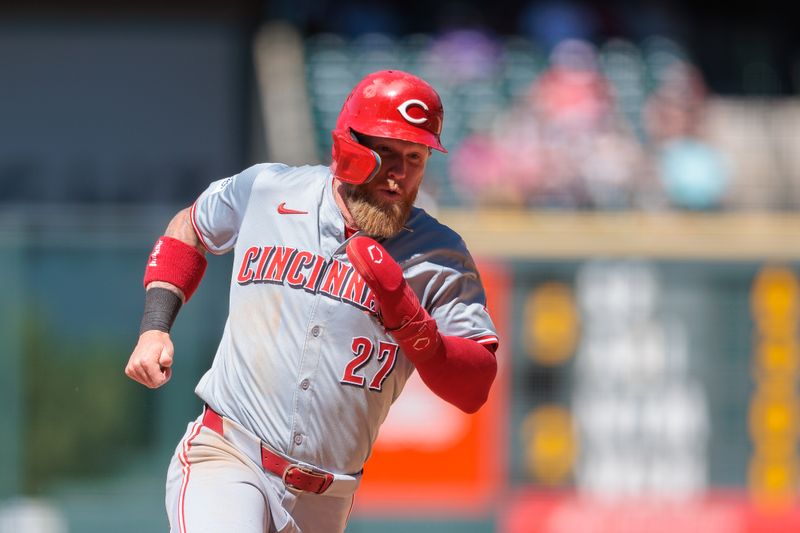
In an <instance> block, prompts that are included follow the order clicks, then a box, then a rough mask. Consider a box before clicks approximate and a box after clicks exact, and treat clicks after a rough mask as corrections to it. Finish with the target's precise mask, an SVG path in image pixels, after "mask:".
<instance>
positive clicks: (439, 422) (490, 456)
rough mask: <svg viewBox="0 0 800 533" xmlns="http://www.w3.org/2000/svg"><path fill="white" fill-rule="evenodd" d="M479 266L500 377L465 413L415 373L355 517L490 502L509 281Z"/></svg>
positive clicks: (380, 444) (499, 458)
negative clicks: (495, 340) (477, 405)
mask: <svg viewBox="0 0 800 533" xmlns="http://www.w3.org/2000/svg"><path fill="white" fill-rule="evenodd" d="M479 269H480V272H481V277H482V279H483V284H484V287H485V288H486V293H487V297H488V308H489V313H490V314H491V316H492V320H493V321H494V323H495V325H496V327H497V328H498V330H499V331H498V333H499V335H500V348H499V350H498V351H497V361H498V375H497V378H496V380H495V383H494V385H493V387H492V391H491V392H490V394H489V400H488V401H487V402H486V404H485V405H484V406H483V407H482V408H481V409H480V410H479V411H478V412H477V413H476V414H473V415H468V414H466V413H463V412H462V411H460V410H459V409H458V408H456V407H453V406H452V405H450V404H448V403H446V402H445V401H444V400H442V399H440V398H439V397H437V396H436V395H434V394H433V393H432V392H431V391H430V390H429V389H428V388H427V387H426V386H425V385H424V384H423V383H422V380H421V379H420V378H419V376H418V375H417V374H416V373H415V374H414V375H413V376H412V378H411V379H410V380H409V381H408V383H407V384H406V386H405V389H404V390H403V393H402V394H401V395H400V397H399V398H398V400H397V401H396V402H395V404H394V405H393V406H392V409H391V410H390V412H389V416H388V417H387V419H386V421H385V422H384V423H383V426H381V430H380V436H379V437H378V440H377V442H376V443H375V447H374V449H373V453H372V457H371V458H370V459H369V461H367V464H366V467H365V469H364V477H363V478H362V481H361V487H360V488H359V491H358V493H357V494H356V501H355V508H354V511H355V512H357V513H359V514H362V515H363V514H377V513H379V514H380V515H381V516H387V515H391V514H395V515H397V514H402V515H404V516H406V515H408V514H409V513H410V512H411V513H416V514H417V515H419V514H427V515H430V514H453V513H454V512H458V513H459V515H460V516H465V515H467V514H469V515H472V516H478V515H481V514H486V513H487V512H489V511H490V509H491V507H492V505H493V504H494V503H495V502H494V498H495V496H496V494H497V492H498V488H499V487H500V485H501V483H502V481H503V477H504V465H505V460H506V457H505V455H506V442H505V435H506V433H507V431H506V416H505V415H506V402H507V379H506V376H507V373H508V371H509V369H510V367H511V359H510V357H511V356H510V353H511V343H512V341H511V338H510V336H509V335H510V331H509V330H510V328H509V327H507V326H508V321H507V318H506V317H507V312H508V305H509V297H508V290H509V283H508V275H507V273H506V272H505V271H504V269H503V268H502V267H501V266H500V265H496V264H480V265H479Z"/></svg>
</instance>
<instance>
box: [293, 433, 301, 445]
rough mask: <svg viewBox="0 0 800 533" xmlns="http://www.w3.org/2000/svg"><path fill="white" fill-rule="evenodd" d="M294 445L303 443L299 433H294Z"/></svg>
mask: <svg viewBox="0 0 800 533" xmlns="http://www.w3.org/2000/svg"><path fill="white" fill-rule="evenodd" d="M294 443H295V444H297V445H298V446H300V445H301V444H302V443H303V436H302V435H301V434H300V433H295V436H294Z"/></svg>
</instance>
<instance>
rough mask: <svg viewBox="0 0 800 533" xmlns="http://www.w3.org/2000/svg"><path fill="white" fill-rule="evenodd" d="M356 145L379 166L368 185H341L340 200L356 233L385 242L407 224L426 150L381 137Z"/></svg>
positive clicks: (364, 137)
mask: <svg viewBox="0 0 800 533" xmlns="http://www.w3.org/2000/svg"><path fill="white" fill-rule="evenodd" d="M358 139H359V142H361V144H363V145H364V146H366V147H368V148H369V149H371V150H373V151H374V152H375V153H377V154H378V155H379V156H380V158H381V166H380V169H379V170H378V173H377V174H376V175H375V177H374V178H373V179H372V180H370V181H369V182H368V183H363V184H361V185H351V184H347V183H342V186H341V189H340V190H341V196H342V200H343V201H344V204H345V206H346V207H347V210H348V211H349V212H350V215H351V216H352V217H353V222H354V223H355V224H356V226H357V227H358V229H360V230H362V231H363V232H364V233H366V234H367V235H370V236H372V237H376V238H388V237H391V236H393V235H395V234H396V233H397V232H399V231H400V230H401V229H402V228H403V225H404V224H405V223H406V222H407V221H408V216H409V214H410V213H411V208H412V207H413V206H414V200H416V198H417V192H418V191H419V186H420V184H421V183H422V178H423V175H424V174H425V164H426V163H427V160H428V157H429V156H430V148H428V147H427V146H424V145H421V144H417V143H413V142H409V141H403V140H400V139H390V138H384V137H372V136H369V135H359V137H358Z"/></svg>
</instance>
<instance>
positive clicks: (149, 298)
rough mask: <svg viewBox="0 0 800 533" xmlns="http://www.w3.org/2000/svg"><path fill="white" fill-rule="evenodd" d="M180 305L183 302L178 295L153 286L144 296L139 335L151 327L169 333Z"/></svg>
mask: <svg viewBox="0 0 800 533" xmlns="http://www.w3.org/2000/svg"><path fill="white" fill-rule="evenodd" d="M181 305H183V302H181V298H180V296H178V295H177V294H175V293H174V292H172V291H171V290H169V289H164V288H162V287H154V288H152V289H150V290H148V291H147V292H146V293H145V296H144V314H143V316H142V325H141V326H139V335H141V334H142V333H144V332H145V331H149V330H151V329H155V330H158V331H163V332H165V333H169V330H170V328H172V324H173V323H174V322H175V317H177V316H178V311H179V310H180V308H181Z"/></svg>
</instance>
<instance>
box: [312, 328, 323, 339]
mask: <svg viewBox="0 0 800 533" xmlns="http://www.w3.org/2000/svg"><path fill="white" fill-rule="evenodd" d="M320 331H322V328H321V327H319V326H314V327H313V328H311V334H312V335H313V336H315V337H319V333H320Z"/></svg>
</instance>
